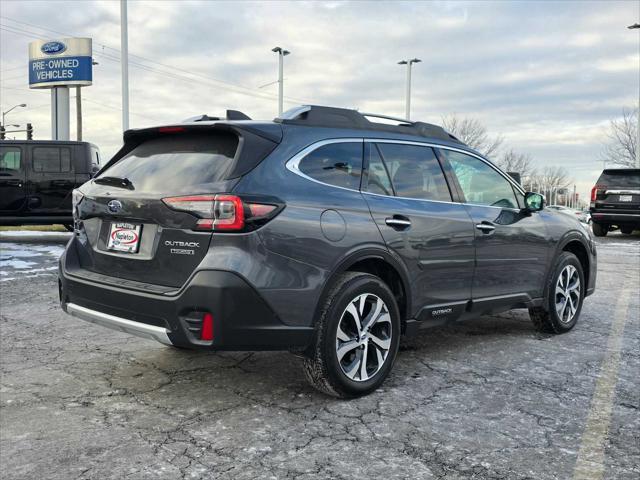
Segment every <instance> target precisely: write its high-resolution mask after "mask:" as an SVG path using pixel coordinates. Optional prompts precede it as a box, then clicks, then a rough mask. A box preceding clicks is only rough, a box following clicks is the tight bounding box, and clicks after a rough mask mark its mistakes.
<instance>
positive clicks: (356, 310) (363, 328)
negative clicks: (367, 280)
mask: <svg viewBox="0 0 640 480" xmlns="http://www.w3.org/2000/svg"><path fill="white" fill-rule="evenodd" d="M392 334H393V327H392V324H391V317H390V315H389V309H388V308H387V305H386V304H385V303H384V301H383V300H382V299H381V298H380V297H378V296H377V295H374V294H372V293H363V294H361V295H358V296H357V297H356V298H354V299H353V300H351V302H349V304H348V305H347V307H346V308H345V310H344V312H343V313H342V316H341V318H340V322H339V323H338V329H337V331H336V355H337V357H338V363H339V364H340V368H341V369H342V372H343V373H344V374H345V375H346V376H347V377H348V378H350V379H351V380H354V381H356V382H364V381H366V380H370V379H371V378H373V377H375V376H376V374H377V373H378V372H379V371H380V369H381V368H382V366H383V365H384V363H385V361H386V359H387V356H388V355H389V349H390V348H391V338H392Z"/></svg>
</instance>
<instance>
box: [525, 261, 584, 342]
mask: <svg viewBox="0 0 640 480" xmlns="http://www.w3.org/2000/svg"><path fill="white" fill-rule="evenodd" d="M586 288H587V285H586V284H585V280H584V273H583V271H582V264H581V263H580V261H579V260H578V257H576V256H575V255H574V254H573V253H570V252H562V253H561V254H560V256H559V257H558V261H557V262H556V266H555V268H554V270H553V273H552V274H551V275H550V276H549V279H548V281H547V285H546V287H545V305H543V306H542V307H533V308H530V309H529V316H530V317H531V321H532V322H533V326H534V327H535V328H536V330H538V331H540V332H545V333H565V332H568V331H569V330H571V329H572V328H573V327H574V326H575V324H576V322H577V321H578V318H579V317H580V311H581V310H582V302H583V300H584V294H585V291H586Z"/></svg>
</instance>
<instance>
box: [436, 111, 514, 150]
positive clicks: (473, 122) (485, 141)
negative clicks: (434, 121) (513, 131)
mask: <svg viewBox="0 0 640 480" xmlns="http://www.w3.org/2000/svg"><path fill="white" fill-rule="evenodd" d="M442 126H443V127H444V129H445V130H447V131H448V132H449V133H451V134H452V135H454V136H456V137H457V138H458V139H460V140H461V141H462V142H464V143H466V144H467V145H469V146H470V147H471V148H473V149H475V150H477V151H479V152H480V153H481V154H483V155H484V156H485V157H491V156H492V155H494V154H495V153H496V152H497V151H498V149H499V148H500V146H501V145H502V142H503V141H504V138H503V137H502V136H501V135H498V136H497V137H490V136H489V134H488V133H487V129H486V127H485V126H484V125H482V123H480V120H478V119H477V118H469V117H463V118H458V117H457V116H456V115H455V114H452V115H446V116H444V117H442Z"/></svg>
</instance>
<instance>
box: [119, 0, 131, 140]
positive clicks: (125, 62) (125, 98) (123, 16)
mask: <svg viewBox="0 0 640 480" xmlns="http://www.w3.org/2000/svg"><path fill="white" fill-rule="evenodd" d="M120 70H121V73H122V131H125V130H129V38H128V30H127V0H120Z"/></svg>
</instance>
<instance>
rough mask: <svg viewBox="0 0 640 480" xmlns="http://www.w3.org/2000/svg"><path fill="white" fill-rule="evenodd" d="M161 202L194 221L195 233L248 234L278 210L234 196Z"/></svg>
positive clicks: (270, 205) (175, 198)
mask: <svg viewBox="0 0 640 480" xmlns="http://www.w3.org/2000/svg"><path fill="white" fill-rule="evenodd" d="M162 201H163V202H164V203H165V204H166V205H167V206H168V207H170V208H172V209H173V210H178V211H181V212H188V213H191V214H192V215H195V216H196V217H198V221H197V223H196V226H195V230H208V231H226V232H238V231H244V230H249V229H251V227H255V226H259V225H260V224H262V223H265V222H266V221H268V220H270V219H271V218H273V217H274V216H275V214H276V213H278V209H279V208H281V206H280V205H279V204H268V203H259V202H255V201H253V200H250V201H243V200H242V198H240V197H238V196H237V195H228V194H222V193H219V194H216V195H187V196H183V197H168V198H163V199H162Z"/></svg>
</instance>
